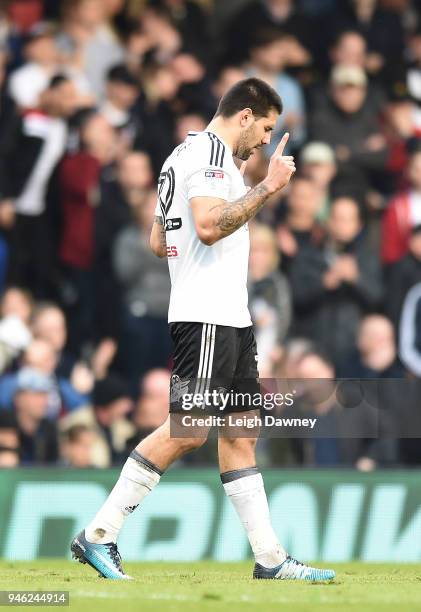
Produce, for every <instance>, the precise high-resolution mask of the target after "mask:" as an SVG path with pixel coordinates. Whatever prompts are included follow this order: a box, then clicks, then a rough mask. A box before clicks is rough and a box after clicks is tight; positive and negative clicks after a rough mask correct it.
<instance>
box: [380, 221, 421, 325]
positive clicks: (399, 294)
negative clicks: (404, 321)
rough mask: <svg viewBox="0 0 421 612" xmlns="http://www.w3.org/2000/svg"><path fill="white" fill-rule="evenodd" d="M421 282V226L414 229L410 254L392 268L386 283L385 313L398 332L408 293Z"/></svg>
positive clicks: (409, 247)
mask: <svg viewBox="0 0 421 612" xmlns="http://www.w3.org/2000/svg"><path fill="white" fill-rule="evenodd" d="M419 282H421V224H420V225H416V226H415V227H413V228H412V230H411V234H410V238H409V243H408V253H407V254H406V255H404V256H403V257H402V258H401V259H399V260H398V261H397V262H395V263H394V264H392V265H391V266H390V270H389V272H388V277H387V283H386V296H385V312H386V314H387V315H388V316H389V317H390V319H391V320H392V322H393V324H394V326H395V329H396V330H398V327H399V319H400V315H401V312H402V306H403V303H404V300H405V297H406V295H407V293H408V291H409V290H410V289H411V288H412V287H413V286H414V285H416V284H417V283H419Z"/></svg>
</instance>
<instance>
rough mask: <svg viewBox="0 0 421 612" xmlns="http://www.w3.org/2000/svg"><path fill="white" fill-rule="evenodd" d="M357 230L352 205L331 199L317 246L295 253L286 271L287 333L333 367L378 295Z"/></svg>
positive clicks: (371, 260)
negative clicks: (304, 340)
mask: <svg viewBox="0 0 421 612" xmlns="http://www.w3.org/2000/svg"><path fill="white" fill-rule="evenodd" d="M363 228H364V226H363V220H362V216H361V209H360V206H359V204H358V202H356V201H355V200H353V199H352V198H350V197H339V198H337V199H335V200H334V201H333V202H332V206H331V210H330V214H329V220H328V225H327V236H326V239H325V240H324V242H323V244H322V246H321V247H315V246H314V245H307V246H306V247H303V248H301V249H300V251H299V252H298V254H297V256H296V257H295V258H294V259H293V261H292V264H291V267H290V269H289V280H290V283H291V289H292V297H293V303H294V312H295V314H296V317H295V325H294V329H293V333H294V334H295V335H303V336H305V337H308V338H310V339H312V340H314V341H315V342H317V343H318V344H319V345H320V346H321V347H322V348H323V349H324V350H325V351H326V352H327V354H328V355H329V356H330V358H331V359H332V360H333V362H334V363H335V365H338V364H339V363H341V362H342V360H343V359H344V357H345V354H346V353H347V352H348V351H349V350H350V349H351V348H352V347H353V346H354V342H355V337H356V333H357V329H358V325H359V322H360V320H361V317H362V316H363V315H364V314H366V313H367V312H370V311H371V310H373V309H375V308H377V307H378V306H379V304H380V303H381V299H382V296H383V287H382V282H381V271H380V262H379V259H378V257H377V256H376V253H375V252H374V251H373V250H372V249H371V248H370V246H369V245H368V243H367V240H366V237H365V234H364V231H363Z"/></svg>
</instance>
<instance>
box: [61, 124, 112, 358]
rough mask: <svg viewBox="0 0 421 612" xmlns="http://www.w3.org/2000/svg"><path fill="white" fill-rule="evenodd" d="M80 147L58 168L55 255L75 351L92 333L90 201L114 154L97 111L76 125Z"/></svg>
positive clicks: (95, 202) (94, 201) (92, 209)
mask: <svg viewBox="0 0 421 612" xmlns="http://www.w3.org/2000/svg"><path fill="white" fill-rule="evenodd" d="M81 144H82V149H81V150H80V151H79V152H77V153H75V154H73V155H67V156H66V157H65V158H64V160H63V162H62V165H61V168H60V187H61V202H62V211H63V230H62V236H61V244H60V251H59V256H60V260H61V262H62V264H63V268H64V275H65V279H66V283H67V287H66V294H67V296H66V297H67V300H68V301H67V313H68V317H69V329H70V334H69V339H70V348H71V349H72V350H73V352H75V353H76V354H77V353H78V352H79V351H80V347H81V345H82V344H83V342H86V341H89V340H91V341H92V340H93V336H94V320H93V317H94V312H95V302H94V279H93V265H94V255H95V240H94V238H95V206H96V205H98V204H99V202H100V201H101V177H102V176H104V173H105V170H106V169H107V167H109V166H110V165H111V164H112V162H113V161H114V159H115V156H116V147H117V139H116V133H115V131H114V129H113V128H112V127H111V126H110V125H109V123H108V122H107V121H106V120H105V119H104V118H103V117H102V116H101V115H99V114H93V115H91V116H89V117H88V118H86V120H85V122H84V123H83V125H82V128H81Z"/></svg>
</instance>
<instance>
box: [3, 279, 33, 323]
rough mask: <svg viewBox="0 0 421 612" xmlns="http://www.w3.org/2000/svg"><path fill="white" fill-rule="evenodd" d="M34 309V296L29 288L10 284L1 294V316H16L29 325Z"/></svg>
mask: <svg viewBox="0 0 421 612" xmlns="http://www.w3.org/2000/svg"><path fill="white" fill-rule="evenodd" d="M33 309H34V300H33V297H32V295H31V293H30V291H28V290H27V289H22V288H21V287H14V286H9V287H8V288H7V289H6V290H5V291H4V293H3V294H2V296H1V301H0V317H1V318H2V319H3V318H4V317H9V316H16V317H18V318H19V319H20V320H21V321H22V323H24V325H26V326H29V325H30V322H31V318H32V313H33Z"/></svg>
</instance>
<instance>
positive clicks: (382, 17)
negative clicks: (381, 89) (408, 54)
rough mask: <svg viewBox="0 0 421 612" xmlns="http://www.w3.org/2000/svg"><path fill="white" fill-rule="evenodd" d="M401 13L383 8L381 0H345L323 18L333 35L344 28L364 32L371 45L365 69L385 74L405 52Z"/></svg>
mask: <svg viewBox="0 0 421 612" xmlns="http://www.w3.org/2000/svg"><path fill="white" fill-rule="evenodd" d="M402 14H403V11H401V12H398V11H393V10H388V9H387V8H383V7H382V2H379V0H345V1H344V2H340V3H338V4H337V5H336V6H335V8H334V9H333V11H332V12H331V13H330V15H328V16H326V17H325V18H324V23H325V31H326V32H327V34H328V35H330V36H332V37H333V38H334V37H335V36H337V35H338V33H339V32H342V31H344V30H356V31H358V32H361V34H362V35H363V36H364V38H365V40H366V42H367V48H368V53H367V59H366V68H367V69H368V70H369V72H370V73H372V74H374V75H379V76H381V77H382V76H383V71H384V69H386V68H387V67H390V66H391V65H392V64H393V63H396V61H397V60H399V58H401V57H402V55H403V51H404V46H405V32H404V26H403V19H402Z"/></svg>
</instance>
